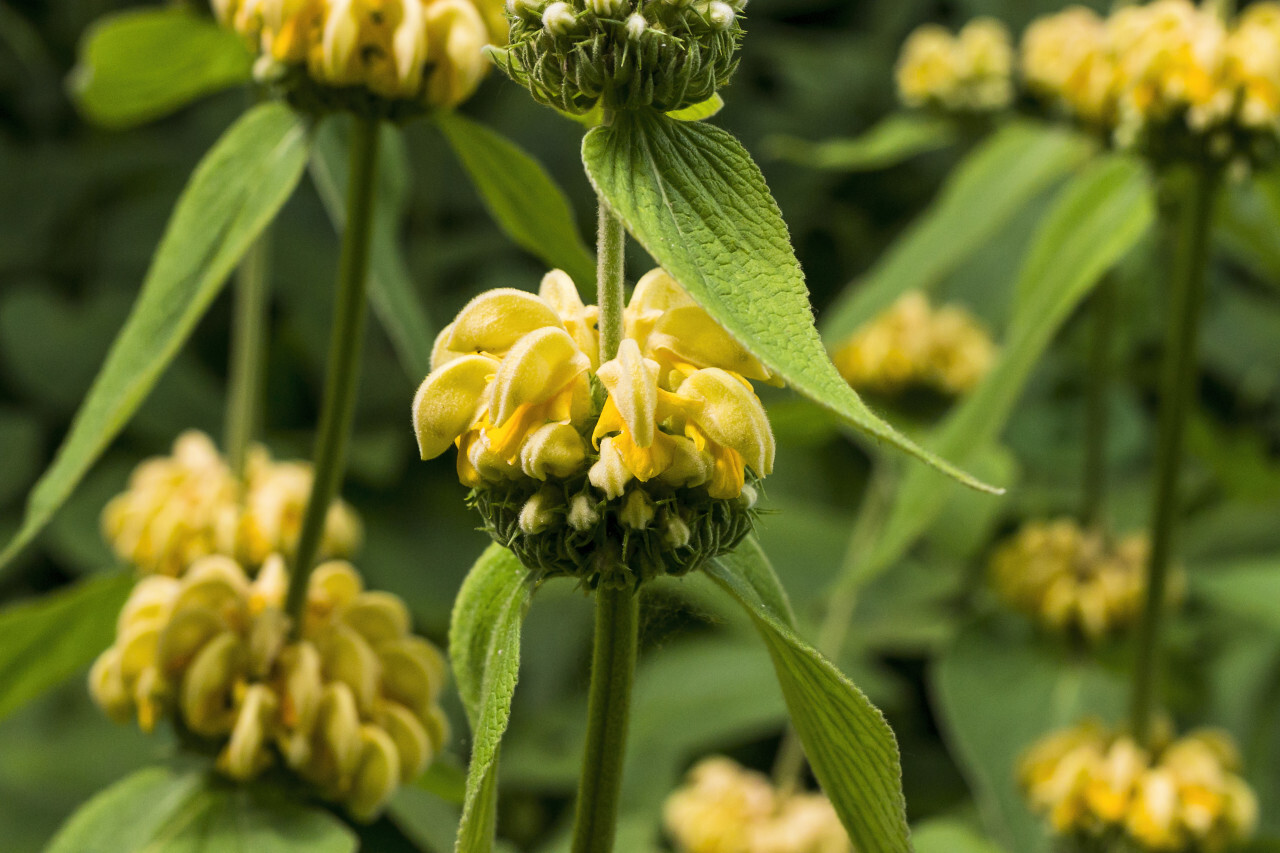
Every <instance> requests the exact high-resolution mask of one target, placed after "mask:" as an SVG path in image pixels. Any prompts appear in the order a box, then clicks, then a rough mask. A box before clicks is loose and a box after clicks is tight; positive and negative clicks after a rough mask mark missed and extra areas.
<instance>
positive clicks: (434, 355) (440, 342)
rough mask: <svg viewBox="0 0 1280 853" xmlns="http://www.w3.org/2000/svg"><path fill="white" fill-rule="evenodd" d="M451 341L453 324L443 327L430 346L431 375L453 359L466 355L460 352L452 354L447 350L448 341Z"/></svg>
mask: <svg viewBox="0 0 1280 853" xmlns="http://www.w3.org/2000/svg"><path fill="white" fill-rule="evenodd" d="M452 339H453V324H452V323H450V324H449V325H447V326H445V327H444V328H443V329H441V330H440V333H439V334H438V335H436V339H435V343H433V344H432V345H431V372H432V373H434V372H436V371H437V370H439V369H440V368H442V367H444V366H445V365H446V364H448V363H449V362H451V361H453V360H454V359H455V358H458V357H459V356H461V355H465V354H466V353H461V352H454V351H453V350H451V349H449V341H450V340H452Z"/></svg>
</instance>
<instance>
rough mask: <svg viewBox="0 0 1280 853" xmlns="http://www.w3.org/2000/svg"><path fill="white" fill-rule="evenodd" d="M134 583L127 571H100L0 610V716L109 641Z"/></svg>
mask: <svg viewBox="0 0 1280 853" xmlns="http://www.w3.org/2000/svg"><path fill="white" fill-rule="evenodd" d="M132 586H133V578H132V577H130V576H129V575H124V574H112V575H100V576H98V577H95V578H90V579H89V580H86V581H82V582H80V583H78V584H76V585H75V586H71V587H68V588H66V589H62V590H59V591H57V592H54V593H50V594H48V595H46V596H44V597H42V598H38V599H36V600H34V601H29V602H24V603H22V604H18V605H15V606H13V607H9V608H7V609H5V610H0V720H2V719H4V718H5V717H7V716H8V715H9V714H11V713H12V712H13V711H15V710H17V709H18V708H20V707H22V706H23V705H25V704H26V703H27V702H30V701H31V700H32V699H35V698H36V697H37V696H39V695H40V694H42V693H44V692H45V691H46V690H49V689H50V688H52V687H56V686H57V685H59V684H61V683H62V682H63V681H65V680H66V679H68V678H71V677H72V676H74V675H75V674H76V673H78V672H80V671H81V670H83V669H84V668H85V667H86V666H88V665H89V664H90V663H92V661H93V659H94V658H95V657H97V655H98V653H99V652H101V651H102V650H103V649H105V648H106V647H107V646H109V645H111V641H112V639H114V637H115V630H116V617H117V615H119V612H120V607H121V606H122V605H123V604H124V600H125V599H126V598H127V597H128V595H129V590H130V589H131V588H132Z"/></svg>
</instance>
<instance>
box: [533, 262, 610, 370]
mask: <svg viewBox="0 0 1280 853" xmlns="http://www.w3.org/2000/svg"><path fill="white" fill-rule="evenodd" d="M538 295H539V296H541V297H542V299H543V300H544V301H545V302H546V303H547V304H548V305H550V306H551V307H552V308H554V309H555V312H556V313H557V314H559V315H560V320H561V321H562V322H563V323H564V327H565V329H566V330H567V331H568V332H569V334H570V335H571V336H572V337H573V339H574V341H575V342H576V343H577V344H578V348H579V349H581V350H582V351H583V352H585V353H586V354H587V355H588V356H590V357H591V363H592V366H593V367H594V366H595V364H596V362H597V359H598V356H599V352H600V339H599V337H598V336H597V335H596V321H597V318H598V317H599V314H600V311H599V309H598V308H596V306H594V305H585V304H583V302H582V297H581V296H580V295H578V288H577V286H576V285H574V283H573V279H571V278H570V277H569V274H568V273H566V272H564V271H563V270H552V271H551V272H549V273H547V274H546V276H545V277H543V279H542V284H541V285H540V286H539V288H538Z"/></svg>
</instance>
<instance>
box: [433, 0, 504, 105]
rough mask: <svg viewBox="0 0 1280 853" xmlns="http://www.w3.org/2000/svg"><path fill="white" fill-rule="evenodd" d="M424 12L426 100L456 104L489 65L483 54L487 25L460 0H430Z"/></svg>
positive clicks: (464, 98) (477, 83) (462, 99)
mask: <svg viewBox="0 0 1280 853" xmlns="http://www.w3.org/2000/svg"><path fill="white" fill-rule="evenodd" d="M426 12H427V41H428V47H427V53H428V56H429V57H430V61H431V63H432V64H431V66H430V74H429V76H428V77H427V100H428V101H429V102H430V103H431V104H433V105H435V106H442V107H452V106H456V105H457V104H460V103H461V102H462V101H464V100H466V99H467V98H468V97H469V96H470V95H471V93H472V92H474V91H475V90H476V86H478V85H479V84H480V80H481V79H482V78H483V77H484V75H485V72H486V71H487V70H488V68H489V60H488V59H487V58H486V57H485V55H484V46H485V45H486V44H488V43H489V28H488V26H486V25H485V22H484V18H482V17H480V13H479V12H478V11H477V10H476V7H475V6H474V5H472V4H471V3H469V2H464V0H433V2H431V3H429V4H427V8H426Z"/></svg>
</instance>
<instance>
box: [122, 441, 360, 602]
mask: <svg viewBox="0 0 1280 853" xmlns="http://www.w3.org/2000/svg"><path fill="white" fill-rule="evenodd" d="M312 478H313V475H312V470H311V466H310V465H309V464H308V463H305V462H276V461H273V460H272V458H271V455H270V454H269V453H268V452H267V450H266V449H265V448H263V447H261V446H255V447H253V448H252V449H251V450H250V453H249V455H248V458H247V460H246V463H245V473H244V481H243V482H241V481H240V480H238V479H237V478H236V477H235V475H234V474H233V473H232V471H231V468H230V467H229V466H228V465H227V463H226V462H225V461H224V460H223V458H222V457H221V455H219V453H218V450H217V448H216V447H214V444H213V442H212V441H211V440H210V439H209V437H208V436H207V435H205V434H204V433H201V432H196V431H194V430H193V431H189V432H185V433H183V434H182V435H181V436H179V437H178V440H177V441H175V442H174V445H173V455H172V456H162V457H156V458H153V459H148V460H146V461H144V462H143V463H142V464H141V465H139V466H138V467H137V469H135V470H134V472H133V475H132V477H131V478H130V480H129V487H128V489H127V490H126V491H124V492H123V493H121V494H119V495H117V496H116V497H115V498H113V499H112V500H111V501H110V502H109V503H108V504H107V506H106V508H105V509H103V511H102V530H103V534H104V536H105V537H106V539H107V542H108V543H109V544H110V545H111V548H112V550H113V551H114V552H115V553H116V555H117V556H119V557H120V559H121V560H124V561H125V562H127V563H129V564H130V565H132V566H135V567H136V568H137V569H138V570H139V571H141V572H143V573H144V574H162V575H169V576H172V577H176V576H178V575H179V574H181V573H182V571H184V570H185V569H186V567H187V566H189V565H190V564H191V563H192V562H193V561H194V560H196V559H198V558H200V557H204V556H207V555H210V554H223V555H226V556H229V557H234V558H235V559H236V560H238V561H239V562H240V563H242V564H244V565H245V566H248V567H249V568H251V569H252V568H256V567H257V566H260V565H261V564H262V563H263V561H265V560H266V559H267V556H268V555H270V554H273V553H277V552H278V553H281V554H284V555H286V556H288V555H289V554H291V553H292V551H293V548H294V546H295V545H296V544H297V541H298V535H299V533H300V531H301V529H302V515H303V512H304V511H305V509H306V505H307V500H308V499H309V497H310V494H311V481H312ZM360 537H361V528H360V519H359V517H358V516H357V515H356V513H355V510H353V509H352V508H351V507H350V506H348V505H347V504H346V503H344V502H343V501H341V500H336V501H334V503H333V505H332V506H330V507H329V514H328V516H327V518H326V519H325V531H324V539H323V540H322V542H321V546H320V550H321V555H322V556H325V557H347V556H350V555H351V554H352V553H354V552H355V550H356V548H357V547H358V545H359V543H360Z"/></svg>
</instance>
